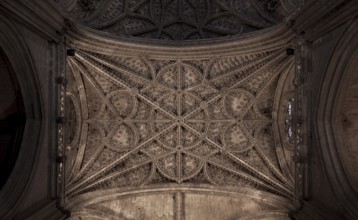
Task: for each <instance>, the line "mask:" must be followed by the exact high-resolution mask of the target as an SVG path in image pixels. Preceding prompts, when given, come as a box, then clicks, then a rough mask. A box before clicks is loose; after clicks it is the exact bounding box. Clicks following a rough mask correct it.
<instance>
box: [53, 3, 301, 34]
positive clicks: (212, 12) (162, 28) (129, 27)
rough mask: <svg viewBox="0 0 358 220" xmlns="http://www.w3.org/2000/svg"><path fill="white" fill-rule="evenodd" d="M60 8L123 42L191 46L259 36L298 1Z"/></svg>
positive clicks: (102, 4) (72, 4) (283, 16)
mask: <svg viewBox="0 0 358 220" xmlns="http://www.w3.org/2000/svg"><path fill="white" fill-rule="evenodd" d="M60 2H62V5H63V7H65V8H67V9H68V10H69V11H71V14H72V16H74V17H75V19H76V20H79V21H80V22H81V23H82V24H84V25H86V26H89V27H91V28H94V29H97V30H101V31H105V32H110V33H114V34H117V35H121V36H131V37H142V38H152V39H165V40H193V39H204V38H213V37H223V36H229V35H241V34H243V33H247V32H251V31H255V30H261V29H263V28H267V27H271V26H274V25H276V24H278V23H280V22H281V21H282V20H283V18H285V17H286V16H289V15H290V14H292V13H293V12H294V11H295V10H296V9H297V8H298V6H299V4H298V2H299V1H267V0H266V1H265V0H195V1H194V0H166V1H160V0H141V1H139V0H111V1H89V0H78V1H77V5H76V4H74V3H71V4H68V3H66V1H65V0H63V1H60Z"/></svg>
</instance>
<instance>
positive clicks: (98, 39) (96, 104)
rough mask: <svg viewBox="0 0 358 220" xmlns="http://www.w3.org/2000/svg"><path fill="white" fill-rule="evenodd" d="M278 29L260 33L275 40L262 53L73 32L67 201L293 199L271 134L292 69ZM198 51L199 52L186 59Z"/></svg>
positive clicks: (254, 43)
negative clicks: (216, 194)
mask: <svg viewBox="0 0 358 220" xmlns="http://www.w3.org/2000/svg"><path fill="white" fill-rule="evenodd" d="M282 30H283V29H282V28H277V29H275V31H271V32H267V33H266V34H264V35H263V36H266V37H268V38H273V36H274V35H275V37H274V38H277V39H276V41H273V42H274V43H273V44H268V45H265V46H262V45H261V44H260V41H259V39H260V38H257V37H247V38H244V39H238V40H236V41H235V42H236V43H235V42H227V43H224V44H218V45H217V46H215V47H212V46H210V45H198V46H192V47H190V48H179V47H169V46H168V47H157V46H154V45H149V44H148V45H142V46H140V45H136V44H131V43H123V42H121V41H120V40H111V38H106V37H105V36H99V35H96V34H94V33H90V32H88V33H87V34H86V35H82V33H83V30H81V29H80V28H78V29H77V30H73V32H71V33H70V34H69V35H68V39H70V40H69V43H70V44H71V46H72V48H76V53H75V56H71V57H67V74H66V80H67V82H68V83H67V85H66V99H65V100H66V101H65V109H66V114H65V115H66V121H65V124H64V134H65V138H64V139H65V140H64V145H65V146H66V162H65V166H64V170H65V171H64V183H63V197H64V198H65V199H66V201H71V200H72V199H75V198H77V197H81V196H82V195H90V194H91V193H95V192H97V191H103V190H104V191H105V190H113V189H118V190H139V189H143V187H146V188H152V187H154V188H158V187H159V188H161V187H164V188H165V187H168V186H177V187H184V186H188V187H189V186H190V187H189V188H193V187H194V188H202V189H207V188H208V187H209V188H210V187H211V188H212V187H214V188H216V187H217V188H221V189H226V190H229V191H236V190H242V189H245V188H248V189H254V190H257V191H261V192H265V193H268V194H271V195H274V196H278V197H281V198H284V199H288V200H291V201H292V200H293V199H294V179H293V178H292V176H293V175H292V174H291V173H290V171H289V169H288V165H287V164H288V163H290V160H291V158H289V157H287V155H286V153H285V152H286V150H285V148H283V147H281V144H280V143H281V138H280V132H279V131H277V129H276V128H275V127H277V125H278V123H277V120H278V117H277V115H278V111H279V110H280V109H282V108H281V107H280V106H284V107H285V108H286V105H287V104H285V103H287V102H286V100H284V101H285V103H284V104H279V103H280V101H281V94H282V93H283V91H282V90H283V86H282V85H281V84H282V83H280V82H281V81H283V80H282V78H284V79H285V78H286V76H287V74H288V73H289V72H292V71H291V70H292V67H293V64H294V57H293V56H287V55H286V45H287V43H289V42H290V41H291V39H292V37H291V36H292V35H291V36H290V35H287V36H284V35H282V34H281V33H280V31H282ZM248 41H251V44H247V42H248ZM276 44H277V45H276ZM280 44H281V45H280ZM96 45H102V46H100V47H99V46H96ZM230 45H231V46H230ZM247 45H250V48H246V49H245V47H246V46H247ZM273 45H276V46H273ZM137 46H138V47H140V49H138V48H137ZM198 48H200V51H201V55H195V53H194V52H193V53H190V52H186V51H188V50H192V51H196V50H199V49H198ZM225 48H227V49H225ZM253 48H254V49H253ZM139 50H141V52H140V51H139ZM250 50H251V52H250ZM205 51H206V52H205ZM215 51H221V52H220V53H216V52H215ZM242 51H243V52H244V53H243V52H242ZM245 51H246V52H245ZM281 111H284V112H285V111H287V110H286V109H284V110H281ZM282 129H284V130H285V129H286V128H282ZM282 129H281V130H282ZM281 133H282V132H281ZM283 133H286V132H283ZM93 195H95V194H93Z"/></svg>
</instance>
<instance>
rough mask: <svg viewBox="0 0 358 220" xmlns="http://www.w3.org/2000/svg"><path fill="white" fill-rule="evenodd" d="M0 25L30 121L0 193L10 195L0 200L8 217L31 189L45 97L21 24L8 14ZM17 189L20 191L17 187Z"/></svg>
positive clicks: (2, 213) (1, 213)
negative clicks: (14, 162) (15, 159)
mask: <svg viewBox="0 0 358 220" xmlns="http://www.w3.org/2000/svg"><path fill="white" fill-rule="evenodd" d="M0 18H1V19H0V20H1V21H0V28H1V29H2V30H6V31H5V32H3V34H2V35H0V46H1V47H2V48H3V50H4V52H5V54H6V55H7V57H8V59H9V62H10V63H11V65H12V67H13V70H14V73H15V74H16V77H17V79H18V81H19V86H20V90H21V93H22V96H23V100H24V107H25V113H26V124H25V130H24V133H23V141H22V144H21V147H20V150H19V154H18V157H17V158H18V159H17V161H16V164H15V166H14V168H13V170H12V173H11V175H10V177H9V179H8V181H7V183H6V184H5V185H4V187H3V188H2V190H1V192H0V197H2V198H6V199H5V200H2V201H1V202H0V216H4V217H6V216H7V215H8V214H9V213H11V210H13V209H16V205H18V204H19V203H20V202H21V199H22V197H23V195H24V194H25V191H26V189H27V188H28V186H29V184H30V182H31V177H32V175H33V170H34V168H35V167H36V161H37V160H36V157H37V155H38V149H39V145H40V143H41V138H42V134H41V133H42V127H43V125H44V121H43V120H42V118H43V107H42V106H43V100H42V98H41V92H40V91H39V82H38V79H37V72H36V68H35V65H34V63H33V61H32V58H31V55H30V52H29V50H28V47H27V45H26V42H25V40H24V39H23V38H22V34H21V32H20V31H19V30H18V28H17V26H16V25H15V24H14V23H13V22H12V21H10V20H8V19H7V18H6V17H4V16H0ZM14 189H16V190H14Z"/></svg>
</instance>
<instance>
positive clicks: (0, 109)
mask: <svg viewBox="0 0 358 220" xmlns="http://www.w3.org/2000/svg"><path fill="white" fill-rule="evenodd" d="M25 121H26V115H25V108H24V103H23V99H22V95H21V91H20V87H19V83H18V80H17V78H16V75H15V73H14V71H13V69H12V67H11V65H10V62H9V60H8V59H7V56H6V54H5V53H4V51H3V50H2V48H0V189H1V188H2V187H3V186H4V185H5V183H6V181H7V179H8V178H9V176H10V173H11V171H12V169H13V168H14V165H15V162H16V159H17V156H18V153H19V149H20V146H21V142H22V136H23V131H24V126H25Z"/></svg>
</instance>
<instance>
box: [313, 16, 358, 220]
mask: <svg viewBox="0 0 358 220" xmlns="http://www.w3.org/2000/svg"><path fill="white" fill-rule="evenodd" d="M357 23H358V20H357V19H355V20H352V21H351V22H350V23H349V24H348V25H347V27H346V29H345V31H344V33H343V34H342V35H341V38H340V40H339V42H338V43H337V45H336V47H335V50H334V52H333V55H332V56H331V58H330V62H329V65H328V66H327V68H326V71H325V72H326V73H325V76H324V79H323V81H322V83H321V88H320V95H319V103H318V108H317V110H316V111H315V125H314V126H315V127H314V129H315V132H316V133H317V134H318V137H319V140H318V141H319V143H320V152H321V154H322V158H323V163H324V165H325V169H326V173H327V174H328V177H329V178H328V179H329V182H330V184H331V186H332V188H333V189H334V192H335V193H336V195H337V197H338V199H339V200H340V203H341V204H342V207H345V209H346V210H347V211H348V212H347V215H348V216H350V217H352V218H355V217H357V216H358V211H357V208H356V204H358V196H357V193H356V192H355V190H354V187H353V186H352V185H351V183H350V181H349V179H348V177H347V176H346V172H345V170H344V166H343V164H342V155H340V152H339V151H340V143H339V138H338V136H337V134H336V129H335V127H336V123H335V115H336V111H337V108H338V106H339V102H338V98H339V96H340V93H341V92H342V91H343V90H344V89H343V86H344V85H343V83H342V82H344V78H345V77H346V75H347V74H348V70H349V67H350V66H351V65H352V61H353V59H351V58H352V55H354V54H357V51H358V44H357V43H355V42H356V40H354V39H355V36H356V35H357V33H358V26H357Z"/></svg>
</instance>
